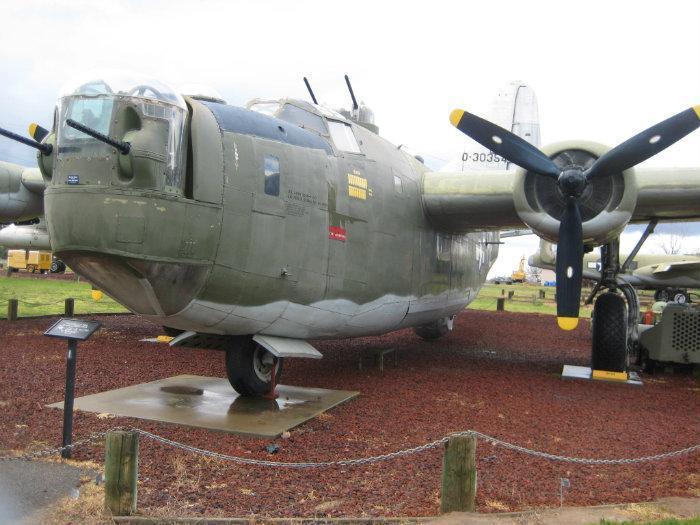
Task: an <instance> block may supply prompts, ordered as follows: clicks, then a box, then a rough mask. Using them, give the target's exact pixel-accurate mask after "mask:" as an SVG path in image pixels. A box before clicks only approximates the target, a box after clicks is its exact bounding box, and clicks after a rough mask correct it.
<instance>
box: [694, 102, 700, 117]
mask: <svg viewBox="0 0 700 525" xmlns="http://www.w3.org/2000/svg"><path fill="white" fill-rule="evenodd" d="M693 111H695V114H696V115H697V116H698V118H699V119H700V104H698V105H697V106H693Z"/></svg>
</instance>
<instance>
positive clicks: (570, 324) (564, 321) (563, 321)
mask: <svg viewBox="0 0 700 525" xmlns="http://www.w3.org/2000/svg"><path fill="white" fill-rule="evenodd" d="M557 324H558V325H559V328H561V329H562V330H573V329H574V328H576V327H577V326H578V317H557Z"/></svg>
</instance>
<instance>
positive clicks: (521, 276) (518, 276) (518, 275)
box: [511, 255, 527, 283]
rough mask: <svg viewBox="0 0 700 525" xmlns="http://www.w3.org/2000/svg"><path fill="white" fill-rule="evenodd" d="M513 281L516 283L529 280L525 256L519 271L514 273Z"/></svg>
mask: <svg viewBox="0 0 700 525" xmlns="http://www.w3.org/2000/svg"><path fill="white" fill-rule="evenodd" d="M511 280H512V281H513V282H514V283H524V282H527V278H526V276H525V256H524V255H523V256H522V257H521V258H520V264H519V265H518V269H517V270H516V271H514V272H513V275H512V276H511Z"/></svg>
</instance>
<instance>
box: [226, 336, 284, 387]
mask: <svg viewBox="0 0 700 525" xmlns="http://www.w3.org/2000/svg"><path fill="white" fill-rule="evenodd" d="M273 367H275V381H279V378H280V376H281V375H282V359H278V358H276V357H274V356H273V355H272V354H271V353H270V352H268V351H267V350H266V349H265V348H263V347H262V346H261V345H259V344H258V343H256V342H255V341H253V338H252V337H246V336H237V337H234V338H233V343H232V345H231V347H230V348H229V349H228V350H226V375H227V376H228V381H229V383H231V386H232V387H233V389H234V390H235V391H236V392H238V393H239V394H240V395H242V396H255V395H262V394H266V393H268V392H269V391H270V389H271V388H272V368H273Z"/></svg>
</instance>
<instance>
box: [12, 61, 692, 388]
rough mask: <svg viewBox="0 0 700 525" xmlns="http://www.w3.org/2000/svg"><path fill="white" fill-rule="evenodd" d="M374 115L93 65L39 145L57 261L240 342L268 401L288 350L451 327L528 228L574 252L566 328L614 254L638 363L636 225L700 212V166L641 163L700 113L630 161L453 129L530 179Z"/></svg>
mask: <svg viewBox="0 0 700 525" xmlns="http://www.w3.org/2000/svg"><path fill="white" fill-rule="evenodd" d="M358 110H359V106H358V104H357V103H356V101H355V99H354V97H353V110H352V111H351V113H350V116H351V117H352V118H351V119H347V118H345V117H343V115H341V114H340V113H337V112H334V111H332V110H328V109H326V108H324V107H322V106H319V105H317V104H310V103H308V102H305V101H300V100H295V99H282V100H278V101H266V102H257V103H254V104H251V105H250V106H249V108H247V109H243V108H239V107H235V106H229V105H226V104H224V103H223V102H221V101H216V100H212V99H211V98H210V97H187V98H186V99H183V97H181V96H180V95H179V94H178V93H177V92H176V91H175V90H173V89H171V88H170V87H169V86H167V85H165V84H163V83H162V82H159V81H157V80H155V79H152V78H148V77H144V76H138V75H128V74H112V73H105V74H96V73H92V74H89V75H87V76H84V77H82V78H80V79H76V80H75V81H74V82H72V83H69V84H68V85H67V86H66V87H65V89H64V90H63V92H62V93H61V96H60V98H59V101H58V104H57V113H56V119H55V122H54V126H53V127H52V130H51V133H50V134H49V135H48V136H46V137H45V138H44V140H43V141H42V142H38V141H37V142H32V141H26V140H25V141H24V142H25V143H28V144H29V145H32V146H33V147H35V148H36V149H38V150H39V155H38V163H39V169H40V170H41V173H42V175H43V177H44V180H45V181H46V190H45V192H44V195H45V198H44V205H45V215H46V219H47V224H48V227H49V233H50V237H51V244H52V247H53V249H54V252H55V253H56V255H57V256H59V257H61V258H62V259H63V260H65V261H66V262H67V263H68V264H69V266H71V267H72V268H73V269H74V270H76V271H77V272H78V273H80V274H82V275H84V276H85V277H87V278H88V279H90V280H91V281H93V282H95V283H96V284H97V285H98V286H100V287H101V288H102V289H104V290H105V291H106V292H107V293H109V294H110V295H111V296H112V297H114V298H115V299H116V300H118V301H119V302H121V303H122V304H124V305H126V306H127V307H128V308H130V309H131V310H132V311H134V312H136V313H139V314H141V315H144V316H145V317H147V318H150V319H152V320H154V321H156V322H159V323H161V324H164V325H167V326H170V327H172V328H175V329H180V330H184V331H185V332H183V333H182V334H181V335H180V336H178V337H177V338H176V339H175V340H174V343H175V344H185V345H199V346H206V347H217V348H224V349H226V350H227V352H226V361H227V370H228V372H229V379H230V381H231V383H232V384H233V385H234V387H235V388H236V389H237V390H238V391H239V392H241V393H246V394H253V393H260V392H264V391H266V390H267V389H268V388H269V385H270V383H271V382H273V380H274V374H275V373H276V371H277V370H279V367H280V365H281V359H280V358H283V357H288V356H302V355H303V356H309V355H317V354H318V353H317V352H316V351H315V350H314V349H313V348H311V347H310V345H308V344H307V343H305V342H304V340H306V339H314V338H323V337H328V338H340V337H352V336H359V335H367V334H378V333H384V332H387V331H391V330H395V329H398V328H402V327H407V326H413V327H416V331H417V332H418V333H419V334H420V335H422V336H424V337H437V336H439V335H441V334H443V333H444V332H445V331H446V329H447V328H448V326H449V320H450V318H451V317H452V316H453V315H455V314H456V313H457V312H459V311H460V310H462V309H463V308H464V307H465V306H466V304H468V303H469V302H470V301H471V300H473V299H474V297H475V296H476V293H477V292H478V290H479V288H480V286H481V285H482V284H483V282H484V280H485V278H486V273H487V271H488V269H489V267H490V265H491V264H492V262H493V260H494V259H495V257H496V254H497V243H498V234H497V231H498V230H500V229H505V228H509V229H510V228H519V227H522V225H523V224H525V225H526V226H527V227H529V228H531V229H532V230H533V231H535V232H536V233H537V234H538V235H540V236H542V237H544V238H547V239H549V240H552V241H557V240H558V242H559V258H558V261H557V263H558V266H557V282H558V289H557V297H558V304H557V308H558V322H559V324H560V326H561V327H563V328H566V329H571V328H573V327H575V325H576V323H577V321H578V305H579V295H580V280H581V269H582V255H583V247H584V244H585V245H587V246H593V245H601V244H602V245H604V246H605V253H606V254H607V256H606V257H604V261H603V275H604V277H605V278H604V280H603V282H602V285H603V286H604V287H605V288H609V289H610V290H611V291H610V292H608V293H605V294H603V295H602V296H601V297H600V298H599V299H598V301H597V303H596V306H595V309H594V318H595V325H594V333H593V348H592V357H593V365H594V366H595V367H596V368H603V369H608V370H625V369H626V366H627V359H628V354H627V336H628V330H627V325H628V324H631V323H628V319H636V314H637V312H636V310H635V308H638V303H637V302H636V295H635V294H634V290H633V289H631V288H629V289H628V288H626V287H624V286H622V285H619V284H618V283H617V281H616V280H614V279H613V278H609V277H610V276H612V277H614V276H615V275H614V274H615V273H616V270H615V268H616V266H615V265H614V264H611V263H610V261H611V260H614V259H615V258H616V257H617V256H618V253H617V250H616V246H617V244H616V243H617V239H618V236H619V234H620V232H621V231H622V229H623V228H624V226H625V225H626V224H627V223H628V222H630V221H648V220H650V219H664V218H669V219H679V218H684V219H686V218H697V217H698V216H699V215H700V210H698V206H697V202H698V196H700V185H699V184H698V180H697V176H698V170H696V169H685V170H684V169H680V170H668V169H651V170H649V169H647V170H641V169H638V170H635V169H633V166H635V165H636V164H638V163H639V162H642V161H643V160H645V159H647V158H649V157H651V156H652V155H654V154H655V153H657V152H658V151H661V150H662V149H664V148H666V147H668V146H670V145H672V144H673V143H675V142H676V141H678V140H680V139H681V138H682V137H683V136H685V135H687V134H688V133H690V132H691V131H693V130H694V129H696V128H697V127H698V125H699V123H700V119H699V117H700V108H695V109H693V108H691V109H688V110H685V111H683V112H681V113H679V114H677V115H675V116H674V117H671V118H670V119H668V120H666V121H664V122H662V123H660V124H658V125H656V126H653V127H652V128H649V129H648V130H646V131H644V132H642V133H640V134H638V135H636V136H634V137H633V138H632V139H629V140H628V141H626V142H624V143H623V144H621V145H620V146H618V147H617V148H614V149H612V150H609V149H608V148H607V147H605V146H602V145H600V144H595V143H591V142H585V141H570V142H565V143H557V144H553V145H550V146H547V147H545V148H543V150H542V151H540V150H538V149H537V148H536V147H534V146H533V145H532V144H530V143H529V142H527V141H526V140H524V139H523V138H521V137H519V136H518V135H517V134H514V133H512V132H511V131H509V130H506V129H503V128H501V127H499V126H496V125H494V124H492V123H489V122H488V121H485V120H483V119H480V118H479V117H476V116H475V115H472V114H470V113H467V112H465V111H462V110H456V111H454V112H453V113H452V115H451V117H450V120H451V122H452V123H453V125H455V126H456V127H457V128H458V129H459V130H461V131H463V132H464V133H465V134H467V135H469V136H470V137H472V138H473V139H474V140H476V141H477V142H479V143H480V144H482V146H484V147H487V148H489V149H490V150H491V151H492V152H493V154H494V155H496V156H499V157H502V158H503V157H505V158H506V159H508V160H509V161H510V162H512V163H514V164H518V165H520V166H522V167H524V168H525V169H518V170H516V171H512V170H487V171H469V172H456V173H448V172H434V171H430V170H429V169H428V168H427V167H426V166H425V165H424V164H423V163H422V162H420V161H419V160H417V159H415V158H414V157H412V156H410V155H408V154H407V153H405V152H404V151H402V150H401V149H399V148H397V147H396V146H394V145H392V144H390V143H389V142H387V141H386V140H384V139H382V138H381V137H379V136H378V135H377V134H376V133H375V132H374V130H373V129H372V126H373V125H374V123H373V122H366V121H363V120H362V114H361V113H360V112H359V111H358ZM5 134H8V133H6V132H5ZM8 135H10V136H11V137H12V138H15V139H16V140H20V139H21V137H18V136H13V135H11V134H8ZM526 170H527V171H526ZM8 173H10V175H9V176H10V177H14V178H15V179H17V177H20V181H21V172H20V174H19V175H18V172H8ZM15 179H13V181H12V187H15V186H16V181H15ZM679 187H683V189H684V191H683V192H682V195H680V196H679V195H678V191H677V189H678V188H679ZM671 195H673V202H672V205H670V204H669V196H671ZM76 210H80V213H76ZM618 289H621V290H622V291H623V292H624V294H625V297H626V299H627V304H628V305H629V309H630V316H629V318H628V317H627V306H626V305H625V301H624V300H623V299H622V297H621V296H620V295H619V294H618V293H615V291H617V290H618ZM596 331H598V332H600V331H604V332H605V333H608V334H609V333H611V332H612V333H615V334H616V335H617V336H618V337H617V338H616V339H615V340H614V341H611V339H610V338H609V337H608V338H604V339H601V338H600V337H598V336H597V335H596Z"/></svg>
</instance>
